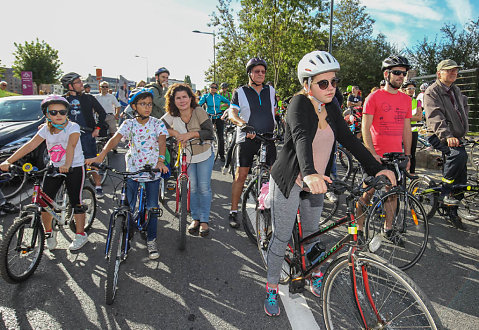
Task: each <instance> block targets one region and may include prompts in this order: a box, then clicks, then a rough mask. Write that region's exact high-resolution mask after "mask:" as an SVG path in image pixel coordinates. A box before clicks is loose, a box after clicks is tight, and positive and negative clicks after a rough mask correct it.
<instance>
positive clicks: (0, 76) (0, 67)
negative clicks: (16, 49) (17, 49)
mask: <svg viewBox="0 0 479 330" xmlns="http://www.w3.org/2000/svg"><path fill="white" fill-rule="evenodd" d="M4 73H5V67H4V66H3V65H2V60H0V79H3V74H4Z"/></svg>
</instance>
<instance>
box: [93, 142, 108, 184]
mask: <svg viewBox="0 0 479 330" xmlns="http://www.w3.org/2000/svg"><path fill="white" fill-rule="evenodd" d="M108 140H109V137H107V136H105V137H97V138H96V151H97V156H98V155H99V154H100V152H101V151H102V150H103V147H104V146H105V144H106V143H107V142H108ZM103 163H104V164H106V165H109V164H110V156H109V155H107V156H106V157H105V160H104V161H103ZM93 173H98V175H99V176H100V177H101V184H103V183H105V181H106V177H107V171H105V170H102V169H91V170H90V171H88V172H87V174H88V180H89V181H90V184H92V185H93V186H95V180H94V179H93V175H92V174H93Z"/></svg>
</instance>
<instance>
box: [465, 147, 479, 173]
mask: <svg viewBox="0 0 479 330" xmlns="http://www.w3.org/2000/svg"><path fill="white" fill-rule="evenodd" d="M464 145H465V146H467V147H469V148H471V150H470V151H469V163H470V164H471V166H472V167H473V168H474V169H475V170H476V171H479V139H465V141H464Z"/></svg>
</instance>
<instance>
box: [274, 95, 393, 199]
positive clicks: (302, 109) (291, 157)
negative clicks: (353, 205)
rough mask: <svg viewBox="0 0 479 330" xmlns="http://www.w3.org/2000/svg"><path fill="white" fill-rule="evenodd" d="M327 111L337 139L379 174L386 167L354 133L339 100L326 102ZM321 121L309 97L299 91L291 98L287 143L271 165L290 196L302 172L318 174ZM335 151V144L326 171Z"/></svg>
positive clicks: (285, 139) (276, 179)
mask: <svg viewBox="0 0 479 330" xmlns="http://www.w3.org/2000/svg"><path fill="white" fill-rule="evenodd" d="M326 112H327V116H326V121H327V122H328V124H329V126H330V127H331V129H332V130H333V132H334V137H335V139H336V140H337V141H338V142H339V143H341V144H342V146H343V147H345V148H346V149H347V150H349V151H350V152H351V153H352V154H353V155H354V157H356V159H357V160H358V161H359V162H360V163H361V165H362V166H363V167H364V169H365V171H366V173H367V174H368V175H375V174H376V173H377V172H379V171H381V170H382V169H384V167H383V166H382V165H381V164H380V163H379V162H378V161H376V159H375V158H374V157H373V156H372V155H371V153H370V152H369V151H368V150H367V149H366V147H365V146H364V145H363V144H362V143H361V141H359V140H358V139H357V138H356V137H355V136H354V135H353V134H352V133H351V131H350V130H349V127H348V125H347V124H346V121H345V120H344V118H343V117H342V114H341V110H340V109H339V107H338V105H337V104H336V103H334V102H331V103H328V104H326ZM318 121H319V119H318V116H317V114H316V111H315V109H314V106H313V104H312V103H311V101H310V100H309V98H308V97H306V96H305V95H302V94H299V95H296V96H294V97H293V98H292V99H291V103H290V104H289V106H288V110H287V112H286V129H285V138H284V146H283V149H282V150H281V152H280V153H279V156H278V158H277V159H276V162H275V163H274V164H273V167H272V169H271V176H272V177H273V179H274V181H275V182H276V184H277V185H278V187H279V189H280V190H281V192H282V193H283V195H284V196H285V197H286V198H288V197H289V193H290V191H291V188H292V187H293V185H294V184H295V181H296V178H297V177H298V174H299V173H301V174H302V176H303V177H305V176H307V175H310V174H317V172H316V170H315V169H314V162H313V148H312V147H313V139H314V136H315V134H316V130H317V129H318ZM333 151H334V146H333V148H332V150H331V153H330V154H329V162H328V165H327V167H326V171H325V175H329V173H330V172H331V166H332V163H333V155H334V153H333Z"/></svg>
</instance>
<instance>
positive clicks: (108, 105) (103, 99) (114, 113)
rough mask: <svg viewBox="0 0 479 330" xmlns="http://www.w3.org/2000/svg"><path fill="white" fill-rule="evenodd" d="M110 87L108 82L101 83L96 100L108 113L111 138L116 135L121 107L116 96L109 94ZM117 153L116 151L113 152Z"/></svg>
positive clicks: (106, 120)
mask: <svg viewBox="0 0 479 330" xmlns="http://www.w3.org/2000/svg"><path fill="white" fill-rule="evenodd" d="M109 89H110V85H109V84H108V82H106V81H102V82H101V83H100V94H97V95H95V98H96V99H97V100H98V102H100V104H101V106H102V107H103V109H105V112H106V118H105V122H106V123H107V124H108V130H109V133H110V136H113V135H115V133H116V122H117V120H118V119H119V118H120V110H121V105H120V102H118V100H117V99H116V97H115V96H113V95H112V94H109V93H108V90H109ZM113 152H115V153H116V150H113Z"/></svg>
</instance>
